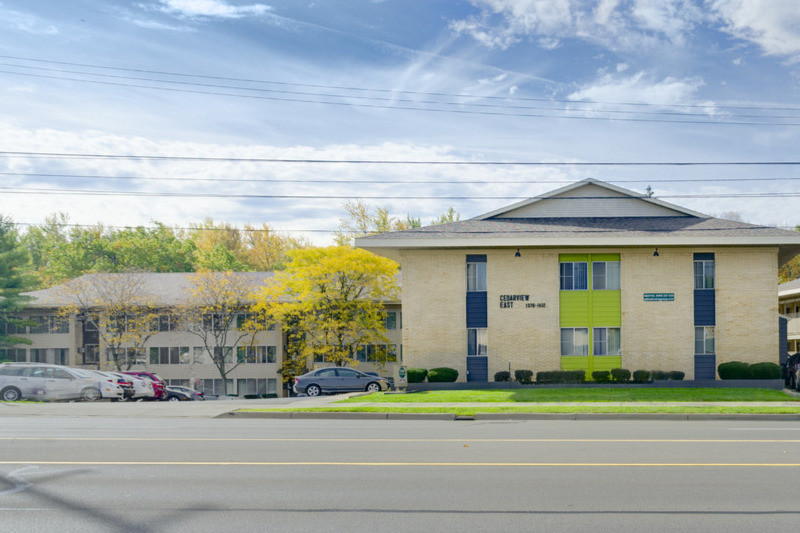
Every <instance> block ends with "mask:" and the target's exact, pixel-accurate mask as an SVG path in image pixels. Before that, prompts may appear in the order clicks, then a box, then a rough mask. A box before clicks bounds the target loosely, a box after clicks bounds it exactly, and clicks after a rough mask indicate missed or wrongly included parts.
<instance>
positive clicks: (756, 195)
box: [0, 187, 800, 201]
mask: <svg viewBox="0 0 800 533" xmlns="http://www.w3.org/2000/svg"><path fill="white" fill-rule="evenodd" d="M0 190H2V191H3V192H5V193H6V194H45V195H48V194H63V195H78V196H143V197H155V196H162V197H181V198H251V199H270V200H295V199H302V200H350V199H353V198H354V197H355V198H360V199H365V200H468V201H469V200H472V201H475V200H520V199H533V198H538V199H546V200H591V199H595V200H597V199H602V200H620V201H631V200H640V199H648V198H652V199H661V198H795V197H798V196H800V192H786V191H779V192H760V193H713V194H664V195H659V196H652V197H651V196H646V195H642V196H620V197H606V196H598V197H593V196H557V197H550V196H526V195H496V196H464V195H444V196H432V195H397V196H387V195H372V196H365V195H356V196H354V195H352V194H347V195H324V194H243V193H197V192H148V191H98V190H85V189H39V188H22V187H0Z"/></svg>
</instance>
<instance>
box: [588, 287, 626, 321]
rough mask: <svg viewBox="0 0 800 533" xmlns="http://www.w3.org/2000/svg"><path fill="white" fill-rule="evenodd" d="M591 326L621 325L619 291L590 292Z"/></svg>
mask: <svg viewBox="0 0 800 533" xmlns="http://www.w3.org/2000/svg"><path fill="white" fill-rule="evenodd" d="M591 301H592V303H591V307H592V316H591V322H592V326H595V327H600V326H606V327H619V326H620V325H622V298H621V292H620V291H592V293H591Z"/></svg>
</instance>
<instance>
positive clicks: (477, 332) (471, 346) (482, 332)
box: [467, 328, 489, 355]
mask: <svg viewBox="0 0 800 533" xmlns="http://www.w3.org/2000/svg"><path fill="white" fill-rule="evenodd" d="M487 338H488V335H487V333H486V328H468V329H467V355H487V353H488V351H489V350H488V348H489V343H488V341H487Z"/></svg>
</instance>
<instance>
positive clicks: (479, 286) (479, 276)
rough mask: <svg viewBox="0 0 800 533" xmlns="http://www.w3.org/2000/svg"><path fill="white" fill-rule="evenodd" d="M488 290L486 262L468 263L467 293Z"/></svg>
mask: <svg viewBox="0 0 800 533" xmlns="http://www.w3.org/2000/svg"><path fill="white" fill-rule="evenodd" d="M485 290H486V262H482V263H467V291H485Z"/></svg>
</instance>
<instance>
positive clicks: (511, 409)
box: [240, 403, 800, 416]
mask: <svg viewBox="0 0 800 533" xmlns="http://www.w3.org/2000/svg"><path fill="white" fill-rule="evenodd" d="M240 411H253V412H259V411H262V412H263V411H271V412H272V411H290V412H304V413H313V412H316V413H447V414H453V415H456V416H471V415H475V414H480V413H645V414H646V413H674V414H689V413H694V414H698V413H702V414H769V415H777V414H792V415H800V404H798V405H796V406H795V405H792V406H789V407H787V406H782V405H776V406H774V407H769V406H766V407H765V406H741V405H730V406H725V405H718V404H713V405H707V406H686V405H676V404H673V405H660V406H659V405H636V404H630V405H603V404H602V403H600V404H598V403H593V404H583V405H537V404H535V403H529V404H519V405H514V406H494V405H491V404H487V405H486V406H485V407H484V406H481V407H472V406H471V407H451V406H436V407H419V406H413V407H411V406H409V407H404V406H403V405H402V404H394V405H369V406H358V405H353V406H350V405H346V404H342V403H339V404H338V405H336V406H331V407H301V408H295V409H293V408H280V409H240Z"/></svg>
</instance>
